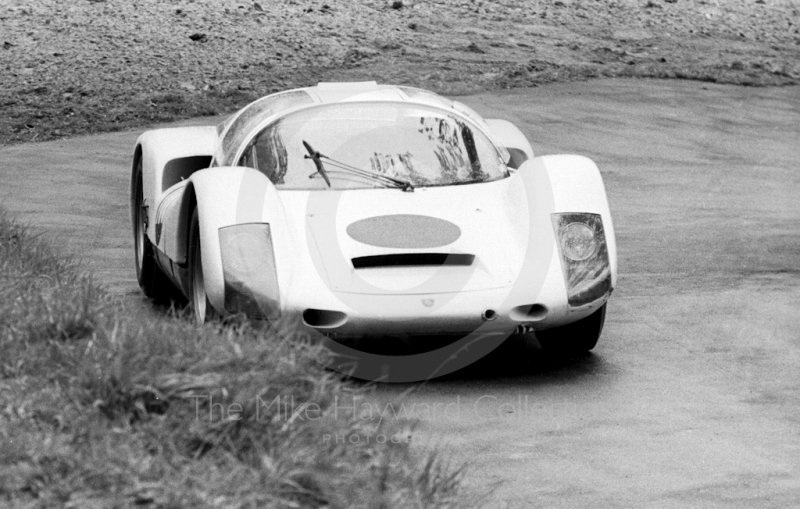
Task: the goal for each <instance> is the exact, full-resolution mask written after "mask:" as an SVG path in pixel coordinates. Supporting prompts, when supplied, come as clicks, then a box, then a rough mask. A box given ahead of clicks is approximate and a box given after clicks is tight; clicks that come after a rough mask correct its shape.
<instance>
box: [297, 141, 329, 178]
mask: <svg viewBox="0 0 800 509" xmlns="http://www.w3.org/2000/svg"><path fill="white" fill-rule="evenodd" d="M303 145H304V146H305V147H306V150H308V155H307V156H305V158H306V159H311V160H312V161H314V166H316V167H317V173H319V174H320V175H322V178H324V179H325V183H326V184H328V187H331V179H329V178H328V174H327V173H326V172H325V166H324V165H323V164H322V161H320V158H321V157H322V154H320V153H319V152H317V151H316V150H314V149H313V148H311V145H309V144H308V142H306V140H303ZM314 175H316V174H315V173H312V174H311V175H309V178H312V177H313V176H314Z"/></svg>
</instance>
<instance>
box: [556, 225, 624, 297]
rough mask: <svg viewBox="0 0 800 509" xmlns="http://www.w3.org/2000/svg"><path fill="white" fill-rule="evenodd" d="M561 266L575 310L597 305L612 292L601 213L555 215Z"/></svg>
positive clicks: (568, 294)
mask: <svg viewBox="0 0 800 509" xmlns="http://www.w3.org/2000/svg"><path fill="white" fill-rule="evenodd" d="M552 218H553V228H554V229H555V233H556V239H558V250H559V253H560V254H561V260H562V263H561V266H562V268H563V271H564V280H565V281H566V282H567V301H568V302H569V305H570V306H572V307H578V306H583V305H585V304H589V303H591V302H594V301H596V300H598V299H600V298H602V297H604V296H605V295H607V294H608V293H609V292H610V291H611V266H610V265H609V262H608V248H607V246H606V236H605V232H604V231H603V219H602V218H601V217H600V215H599V214H585V213H562V214H553V215H552Z"/></svg>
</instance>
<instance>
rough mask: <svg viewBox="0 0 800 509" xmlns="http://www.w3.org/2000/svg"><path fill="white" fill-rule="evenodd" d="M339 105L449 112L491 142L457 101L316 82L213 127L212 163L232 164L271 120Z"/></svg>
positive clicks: (365, 84) (403, 89) (405, 90)
mask: <svg viewBox="0 0 800 509" xmlns="http://www.w3.org/2000/svg"><path fill="white" fill-rule="evenodd" d="M343 102H409V103H414V104H420V105H425V106H432V107H436V108H441V109H445V110H450V111H452V112H453V113H455V114H457V115H459V116H463V117H466V118H468V119H469V120H471V121H472V122H473V123H474V124H475V125H476V126H477V127H478V128H479V129H480V130H481V131H483V132H484V134H486V135H487V136H488V137H489V139H491V140H492V141H493V142H494V136H493V133H492V132H491V129H490V128H489V126H488V125H487V124H486V122H485V121H484V120H483V118H482V117H481V116H480V115H478V114H477V113H475V112H474V111H473V110H472V109H470V108H469V107H467V106H466V105H464V104H462V103H460V102H458V101H453V100H451V99H447V98H445V97H442V96H440V95H438V94H435V93H433V92H429V91H427V90H423V89H420V88H414V87H407V86H400V85H379V84H378V83H376V82H374V81H362V82H335V83H319V84H317V85H316V86H313V87H306V88H298V89H293V90H287V91H285V92H279V93H276V94H272V95H268V96H265V97H262V98H261V99H258V100H256V101H253V102H252V103H250V104H248V105H247V106H245V107H244V108H242V109H241V110H239V111H237V112H236V113H234V114H233V115H231V116H230V117H229V118H228V119H226V120H225V121H224V122H223V123H221V124H220V125H219V126H218V127H217V134H218V136H219V143H218V145H217V151H216V153H215V155H214V159H215V161H216V164H218V165H221V166H227V165H232V164H234V161H233V159H234V158H235V155H236V152H237V150H238V149H239V148H240V146H241V144H242V143H243V142H244V141H245V140H246V139H247V138H249V137H250V135H251V134H253V131H254V130H255V129H256V128H258V127H259V126H260V125H263V124H264V122H268V121H269V120H270V119H272V118H274V117H277V116H280V115H281V114H284V113H288V112H289V111H291V110H297V109H304V108H308V107H312V106H316V105H321V104H335V103H343ZM496 145H497V144H496ZM497 147H498V150H499V151H501V152H502V151H503V150H504V148H503V147H502V146H500V145H497Z"/></svg>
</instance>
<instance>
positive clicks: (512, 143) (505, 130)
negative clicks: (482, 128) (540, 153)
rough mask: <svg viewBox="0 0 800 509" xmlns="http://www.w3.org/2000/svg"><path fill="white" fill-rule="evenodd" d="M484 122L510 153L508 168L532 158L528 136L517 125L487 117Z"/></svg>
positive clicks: (515, 166)
mask: <svg viewBox="0 0 800 509" xmlns="http://www.w3.org/2000/svg"><path fill="white" fill-rule="evenodd" d="M486 123H487V124H488V125H489V127H490V128H491V129H492V132H493V133H494V135H495V138H496V139H497V141H498V142H499V143H500V144H501V145H503V146H504V147H505V148H506V150H508V153H509V154H510V155H511V160H510V161H509V163H508V166H509V167H510V168H514V169H517V168H519V167H520V166H521V165H522V164H523V163H524V162H525V161H528V160H530V159H533V157H534V154H533V148H532V147H531V144H530V142H529V141H528V138H526V137H525V135H524V134H522V131H520V130H519V128H518V127H517V126H515V125H514V124H512V123H511V122H509V121H508V120H501V119H487V120H486Z"/></svg>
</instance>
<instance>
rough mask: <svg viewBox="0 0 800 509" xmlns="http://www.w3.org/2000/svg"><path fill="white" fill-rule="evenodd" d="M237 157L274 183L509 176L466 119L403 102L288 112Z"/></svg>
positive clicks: (432, 181) (313, 185) (367, 184)
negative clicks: (320, 169)
mask: <svg viewBox="0 0 800 509" xmlns="http://www.w3.org/2000/svg"><path fill="white" fill-rule="evenodd" d="M310 146H313V149H309V147H310ZM309 154H312V156H314V155H316V156H319V157H312V156H309ZM239 164H240V165H241V166H249V167H252V168H256V169H258V170H259V171H261V172H262V173H264V174H265V175H266V176H267V177H268V178H269V179H270V180H271V181H272V182H273V183H274V184H275V186H276V187H277V188H279V189H307V190H308V189H328V188H332V189H366V188H375V187H389V185H387V183H389V182H390V179H396V180H397V181H399V182H403V183H408V184H410V186H413V187H426V186H446V185H454V184H468V183H474V182H487V181H492V180H497V179H501V178H504V177H507V176H508V170H507V168H506V167H505V165H504V164H503V163H502V161H501V160H500V156H499V155H498V152H497V150H496V149H495V147H494V145H492V143H491V142H490V141H489V140H488V139H487V138H486V137H485V136H484V135H483V134H482V133H481V132H480V131H478V130H477V129H473V128H472V127H471V125H470V123H468V121H466V120H464V119H463V118H461V117H459V116H457V115H455V114H454V113H450V112H447V111H445V110H440V109H438V108H433V107H427V106H419V105H409V104H406V103H342V104H335V105H326V106H321V107H315V108H309V109H306V110H301V111H298V112H296V113H292V114H289V115H287V116H286V117H284V118H282V119H280V120H278V121H276V122H274V123H272V124H270V125H269V126H267V127H266V128H265V129H264V130H263V131H261V132H260V133H259V134H258V135H257V136H256V137H255V138H254V139H253V141H252V142H251V143H250V144H249V145H248V147H247V148H246V149H245V151H244V153H243V156H242V157H241V160H240V161H239ZM318 164H321V165H322V166H323V171H322V172H320V171H319V170H318ZM347 167H350V169H348V168H347ZM353 169H358V170H361V171H360V172H356V171H353ZM325 177H327V178H325ZM386 177H388V179H387V178H386Z"/></svg>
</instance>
